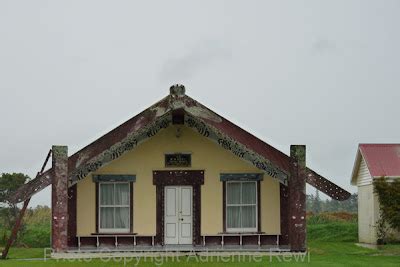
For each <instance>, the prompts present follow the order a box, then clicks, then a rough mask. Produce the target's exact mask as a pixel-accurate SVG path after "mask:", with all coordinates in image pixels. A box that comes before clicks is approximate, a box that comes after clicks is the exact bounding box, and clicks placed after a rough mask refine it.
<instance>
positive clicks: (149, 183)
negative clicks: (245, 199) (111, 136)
mask: <svg viewBox="0 0 400 267" xmlns="http://www.w3.org/2000/svg"><path fill="white" fill-rule="evenodd" d="M177 127H180V128H181V130H182V131H181V132H182V134H181V137H180V138H177V137H176V128H177ZM171 152H190V153H191V154H192V167H191V168H186V169H193V170H205V174H204V185H202V187H201V234H202V235H207V234H209V235H211V234H217V233H220V232H222V231H223V226H222V216H223V213H222V209H223V207H222V206H223V204H222V201H223V200H222V182H221V181H220V173H229V172H235V173H240V172H253V173H254V172H259V170H258V169H256V168H255V167H254V166H252V165H250V164H248V163H247V162H245V161H243V160H241V159H240V158H238V157H236V156H234V155H233V154H232V153H230V152H229V151H226V150H224V149H222V148H220V147H219V146H218V145H217V144H215V143H213V142H212V141H210V140H208V139H206V138H204V137H203V136H201V135H200V134H198V133H196V132H194V131H193V130H191V129H190V128H187V127H185V126H170V127H168V128H167V129H164V130H161V131H160V132H159V133H158V134H157V135H156V136H154V137H153V138H151V139H149V140H148V141H146V142H145V143H143V144H141V145H139V146H138V147H137V148H136V149H134V150H132V151H130V152H127V153H126V154H124V155H123V156H121V157H120V158H118V159H117V160H115V161H113V162H111V163H110V164H108V165H106V166H104V167H102V168H101V169H99V170H98V171H97V172H96V173H95V174H135V175H136V182H135V183H134V185H133V191H134V193H133V194H134V195H133V201H134V203H133V210H134V213H133V229H134V232H135V233H138V234H139V235H155V233H156V188H155V186H154V185H153V176H152V171H153V170H165V169H166V168H165V167H164V154H165V153H171ZM170 169H171V168H168V170H170ZM178 169H183V168H178ZM260 191H261V223H262V224H261V231H263V232H266V233H267V234H280V200H279V199H280V195H279V183H278V182H277V181H276V180H274V179H272V178H271V177H269V176H267V175H264V180H263V181H261V190H260ZM95 203H96V202H95V186H94V183H93V182H92V176H91V175H90V176H88V177H86V178H85V179H83V180H82V181H81V182H79V183H78V185H77V234H78V235H90V234H91V233H94V232H95V225H96V224H95V205H96V204H95Z"/></svg>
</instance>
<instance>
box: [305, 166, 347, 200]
mask: <svg viewBox="0 0 400 267" xmlns="http://www.w3.org/2000/svg"><path fill="white" fill-rule="evenodd" d="M306 182H307V183H308V184H309V185H312V186H313V187H315V188H316V189H318V190H319V191H321V192H323V193H325V194H326V195H328V196H330V197H331V198H332V199H335V200H339V201H343V200H346V199H348V198H349V197H350V196H351V194H350V193H349V192H347V191H346V190H344V189H343V188H341V187H340V186H338V185H336V184H334V183H332V182H331V181H329V180H328V179H326V178H324V177H323V176H321V175H319V174H318V173H316V172H315V171H313V170H311V169H309V168H306Z"/></svg>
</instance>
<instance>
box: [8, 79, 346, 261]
mask: <svg viewBox="0 0 400 267" xmlns="http://www.w3.org/2000/svg"><path fill="white" fill-rule="evenodd" d="M222 108H223V107H221V109H222ZM243 112H249V114H248V115H249V116H257V114H252V113H251V112H250V111H248V110H244V111H243ZM296 119H301V118H296ZM260 123H266V122H264V121H261V120H260ZM305 154H306V151H305V146H303V145H293V146H291V149H290V155H286V154H285V153H282V152H281V151H279V150H277V149H275V148H274V147H272V146H270V145H268V144H267V143H265V142H263V141H262V140H260V139H258V138H257V137H255V136H254V135H252V134H250V133H249V132H247V131H245V130H244V129H242V128H240V127H238V126H236V125H235V124H233V123H232V122H230V121H228V120H227V119H225V118H224V117H222V116H220V115H218V114H216V113H215V112H214V111H212V110H210V109H208V108H207V107H205V106H204V105H202V104H200V103H199V102H197V101H196V100H194V99H192V98H190V97H189V96H187V95H186V94H185V88H184V87H183V86H182V85H175V86H172V87H171V88H170V94H169V95H167V96H166V97H165V98H163V99H162V100H160V101H159V102H157V103H156V104H154V105H152V106H151V107H149V108H148V109H146V110H144V111H143V112H141V113H139V114H138V115H136V116H134V117H133V118H131V119H130V120H128V121H126V122H125V123H123V124H122V125H120V126H118V127H117V128H115V129H114V130H112V131H111V132H109V133H107V134H105V135H104V136H102V137H100V138H99V139H97V140H95V141H94V142H92V143H91V144H89V145H87V146H86V147H84V148H82V149H81V150H79V151H78V152H76V153H75V154H73V155H71V156H68V150H67V147H66V146H53V148H52V162H53V163H52V164H53V166H52V168H50V169H48V170H47V171H44V172H43V173H42V172H40V173H39V175H38V176H37V178H36V179H34V180H32V181H30V182H29V183H27V184H25V185H24V186H22V187H21V188H20V189H19V190H18V191H17V192H16V193H15V194H14V195H13V196H12V197H11V200H12V201H13V202H22V201H28V200H29V199H30V197H31V196H32V195H34V194H35V193H37V192H39V191H40V190H42V189H43V188H45V187H46V186H49V185H51V186H52V212H53V215H52V216H53V217H52V247H53V251H54V252H56V253H57V252H74V251H77V250H94V251H98V250H99V249H101V248H104V247H107V248H110V249H112V251H118V250H124V251H127V250H128V251H165V250H166V249H174V250H180V251H187V250H199V251H202V250H204V249H207V250H215V251H235V250H240V251H253V250H255V251H263V250H264V251H269V250H270V249H273V250H278V251H305V250H306V217H305V216H306V212H305V211H306V207H305V196H306V195H305V193H306V192H305V191H306V183H309V184H311V185H312V186H314V187H316V188H317V189H318V190H320V191H321V192H324V193H326V194H327V195H329V196H331V197H332V198H334V199H337V200H344V199H347V198H348V197H349V196H350V194H349V193H348V192H347V191H346V190H344V189H342V188H340V187H338V186H336V185H335V184H334V183H332V182H330V181H329V180H327V179H325V178H324V177H322V176H321V175H319V174H317V173H316V172H315V171H313V170H311V169H309V168H307V167H306V159H305Z"/></svg>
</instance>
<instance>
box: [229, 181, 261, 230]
mask: <svg viewBox="0 0 400 267" xmlns="http://www.w3.org/2000/svg"><path fill="white" fill-rule="evenodd" d="M231 183H240V184H243V183H254V184H255V186H256V190H255V192H256V203H255V204H242V185H241V186H240V204H228V185H229V184H231ZM257 187H258V182H257V181H226V182H225V218H226V219H225V228H226V231H227V232H229V233H241V232H257V231H258V188H257ZM243 206H255V207H256V226H255V227H254V228H242V227H241V228H229V227H228V219H227V217H228V207H243ZM240 216H242V214H240Z"/></svg>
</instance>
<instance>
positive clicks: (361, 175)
mask: <svg viewBox="0 0 400 267" xmlns="http://www.w3.org/2000/svg"><path fill="white" fill-rule="evenodd" d="M370 184H372V176H371V174H370V172H369V170H368V167H367V163H366V162H365V160H364V157H363V156H361V162H360V167H359V169H358V173H357V186H362V185H370Z"/></svg>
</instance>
